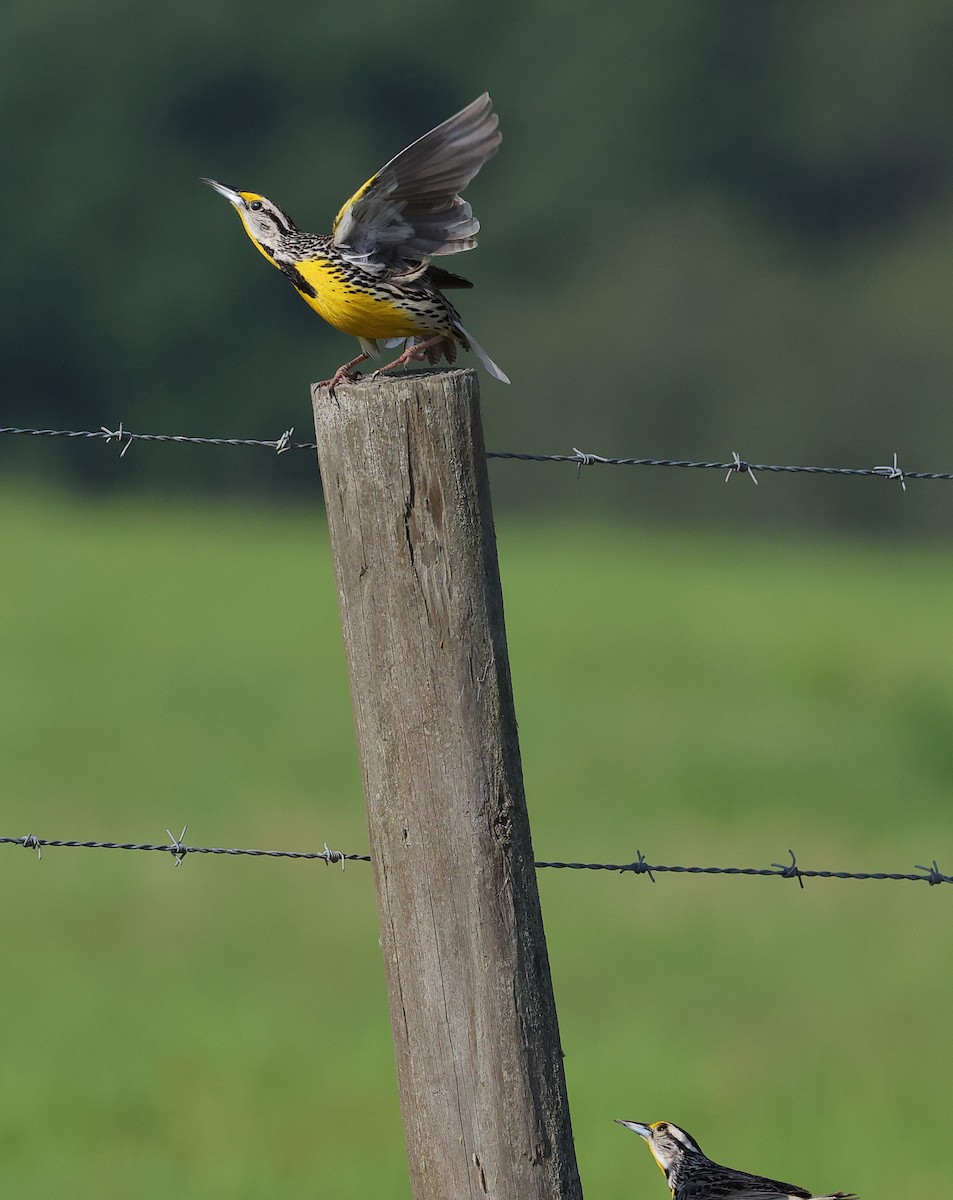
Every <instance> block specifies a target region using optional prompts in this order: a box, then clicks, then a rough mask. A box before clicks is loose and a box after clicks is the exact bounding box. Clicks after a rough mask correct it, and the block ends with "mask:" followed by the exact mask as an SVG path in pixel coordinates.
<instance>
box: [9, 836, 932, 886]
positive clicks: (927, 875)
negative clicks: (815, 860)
mask: <svg viewBox="0 0 953 1200" xmlns="http://www.w3.org/2000/svg"><path fill="white" fill-rule="evenodd" d="M166 832H167V833H168V835H169V838H170V843H171V844H166V845H153V844H152V843H149V842H96V841H76V840H64V839H60V838H38V837H36V836H35V835H34V834H32V833H29V834H27V835H26V836H25V837H0V845H10V846H24V847H25V848H26V849H28V850H35V851H36V853H37V857H39V856H40V852H41V848H42V847H43V846H55V847H58V848H59V847H62V848H69V849H84V850H153V851H158V852H159V853H164V854H171V855H172V856H173V858H174V859H175V860H176V864H177V865H178V864H180V863H181V862H182V860H183V859H184V858H185V856H186V855H187V854H224V855H228V856H231V857H241V856H244V857H249V858H296V859H306V860H319V861H321V862H324V863H326V864H327V865H328V866H330V865H331V864H332V863H340V864H341V869H342V870H343V869H344V867H345V865H346V864H347V863H349V862H366V863H369V862H370V861H371V856H370V855H369V854H346V853H344V852H343V851H342V850H331V849H330V848H329V846H328V843H327V842H325V843H324V849H323V850H255V849H238V848H231V849H228V848H225V847H223V846H186V844H185V834H186V827H184V826H183V829H182V832H181V834H180V835H179V836H178V837H176V836H175V835H174V834H173V833H172V832H171V831H170V830H166ZM788 854H789V855H790V856H791V861H790V862H789V863H772V864H771V866H770V867H684V866H672V865H670V864H664V863H650V862H648V861H647V859H646V857H645V855H644V854H643V853H642V851H641V850H637V851H636V858H635V861H634V862H628V863H608V862H536V863H535V864H534V866H536V867H537V868H538V869H539V870H543V869H544V868H551V869H553V870H567V871H615V872H617V873H618V874H620V875H627V874H628V875H648V877H649V880H650V881H651V882H652V883H655V882H656V880H655V876H656V875H662V874H670V875H751V876H762V877H764V876H770V875H773V876H776V877H777V878H780V879H796V880H797V881H798V884H799V885H800V887H802V888H803V887H804V880H805V879H857V880H871V879H873V880H878V881H883V880H894V881H902V882H908V883H928V884H929V885H930V886H931V887H935V886H936V885H937V884H940V883H953V875H944V874H943V872H942V871H941V870H940V868H939V866H938V864H937V860H936V859H933V863H932V865H931V866H929V867H924V866H917V868H916V870H917V871H918V872H921V874H913V873H912V872H902V871H819V870H808V869H807V868H804V867H800V866H798V863H797V859H796V857H795V855H794V851H793V850H789V851H788Z"/></svg>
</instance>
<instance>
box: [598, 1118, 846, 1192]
mask: <svg viewBox="0 0 953 1200" xmlns="http://www.w3.org/2000/svg"><path fill="white" fill-rule="evenodd" d="M619 1124H620V1125H624V1126H625V1127H626V1129H631V1130H632V1132H633V1133H637V1134H638V1135H639V1137H641V1138H644V1139H645V1141H646V1143H647V1144H648V1148H649V1149H650V1150H651V1151H652V1156H653V1157H654V1159H655V1161H656V1162H657V1163H658V1165H659V1166H660V1167H661V1168H662V1171H663V1172H664V1174H665V1179H666V1182H667V1183H668V1186H669V1187H670V1188H671V1190H672V1200H857V1197H856V1196H855V1195H854V1194H853V1192H825V1193H824V1194H823V1195H822V1196H818V1195H815V1193H814V1192H809V1191H808V1190H807V1189H806V1188H802V1187H797V1186H796V1185H795V1184H793V1183H781V1181H780V1180H778V1179H767V1178H766V1177H765V1176H764V1175H749V1174H748V1172H747V1171H736V1170H734V1169H733V1168H732V1167H723V1166H721V1165H720V1164H719V1163H716V1162H712V1160H711V1159H710V1158H708V1157H707V1155H705V1154H703V1153H702V1151H701V1147H700V1146H699V1145H698V1143H697V1142H696V1141H695V1139H694V1138H693V1137H692V1135H691V1134H690V1133H686V1132H685V1130H684V1129H679V1127H678V1126H677V1125H673V1124H672V1123H671V1121H656V1122H655V1123H654V1124H653V1125H643V1124H642V1122H641V1121H619Z"/></svg>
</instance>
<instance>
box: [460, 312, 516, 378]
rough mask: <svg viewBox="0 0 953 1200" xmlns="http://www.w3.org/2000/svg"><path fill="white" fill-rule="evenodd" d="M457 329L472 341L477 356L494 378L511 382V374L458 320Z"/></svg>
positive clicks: (471, 346) (471, 345)
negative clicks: (503, 369)
mask: <svg viewBox="0 0 953 1200" xmlns="http://www.w3.org/2000/svg"><path fill="white" fill-rule="evenodd" d="M457 329H459V330H460V332H461V333H462V334H463V336H464V337H465V338H466V339H467V341H468V342H469V343H470V349H471V350H472V351H473V353H474V354H475V355H476V356H477V358H478V359H479V360H480V362H481V363H483V366H484V367H485V368H486V371H487V374H489V375H492V376H493V378H494V379H498V380H499V381H500V383H509V381H510V380H509V376H508V375H506V374H504V372H503V371H501V370H500V368H499V367H498V366H497V365H496V363H495V362H494V361H493V359H492V358H490V356H489V354H487V352H486V351H485V350H484V349H483V347H482V346H481V345H480V343H479V342H478V341H477V340H476V338H475V337H471V335H470V334H469V333H467V331H466V330H465V329H464V328H463V326H462V325H461V324H460V322H459V321H458V322H457Z"/></svg>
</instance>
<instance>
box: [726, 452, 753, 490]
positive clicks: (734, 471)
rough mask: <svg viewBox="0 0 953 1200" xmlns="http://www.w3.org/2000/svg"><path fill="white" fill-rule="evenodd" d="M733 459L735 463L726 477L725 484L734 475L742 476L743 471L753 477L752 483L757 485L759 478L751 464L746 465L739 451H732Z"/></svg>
mask: <svg viewBox="0 0 953 1200" xmlns="http://www.w3.org/2000/svg"><path fill="white" fill-rule="evenodd" d="M731 457H732V460H733V461H732V464H731V466H730V467H729V468H728V474H727V475H726V476H725V483H727V482H728V480H729V479H730V478H731V477H732V475H740V474H741V473H742V472H743V471H747V472H748V474H749V475H750V476H751V482H752V483H753V484H757V482H758V477H757V475H755V473H754V471H753V470H752V467H751V464H750V463H746V462H745V460H744V459H743V458H742V457H741V455H740V454H739V453H738V451H737V450H732V452H731Z"/></svg>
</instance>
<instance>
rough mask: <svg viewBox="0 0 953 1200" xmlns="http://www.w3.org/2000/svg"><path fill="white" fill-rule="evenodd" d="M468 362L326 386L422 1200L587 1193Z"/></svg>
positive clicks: (329, 462) (348, 628) (321, 433)
mask: <svg viewBox="0 0 953 1200" xmlns="http://www.w3.org/2000/svg"><path fill="white" fill-rule="evenodd" d="M478 397H479V393H478V388H477V383H476V377H475V374H474V372H473V371H438V372H416V373H412V374H407V375H401V376H395V377H390V378H387V377H385V378H382V379H380V380H373V379H367V380H363V381H361V382H359V383H357V384H354V385H349V386H341V387H339V388H338V389H337V394H336V397H331V396H330V395H329V393H328V392H327V390H326V389H324V388H321V387H318V386H315V387H314V388H313V389H312V400H313V405H314V425H315V432H316V435H317V443H318V459H319V463H320V467H321V477H322V481H323V484H324V491H325V501H326V505H327V511H328V523H329V526H330V531H331V544H332V550H333V554H334V566H335V573H336V577H337V585H338V595H339V599H340V605H341V619H342V623H343V627H344V641H345V648H346V652H347V660H348V670H349V672H350V679H351V694H352V700H353V705H354V718H355V723H356V727H357V740H358V747H359V750H360V756H361V763H362V769H363V775H364V794H365V804H366V808H367V821H368V827H369V835H370V846H371V855H372V858H373V862H374V875H375V880H376V885H377V899H378V912H379V915H380V929H381V946H382V949H383V955H384V964H385V968H386V972H387V983H388V991H389V998H390V1013H391V1023H392V1027H393V1034H394V1047H395V1053H396V1058H397V1079H398V1087H399V1092H400V1103H401V1111H402V1114H403V1121H404V1131H405V1137H406V1142H407V1155H408V1160H409V1167H410V1178H411V1186H412V1188H413V1194H414V1196H415V1198H416V1200H464V1198H466V1197H472V1198H479V1200H483V1198H484V1197H489V1198H490V1200H581V1196H582V1190H581V1187H580V1183H579V1177H578V1172H577V1168H576V1160H575V1153H574V1150H573V1144H572V1131H571V1127H570V1121H569V1107H568V1102H567V1099H566V1085H565V1078H564V1075H563V1066H562V1056H561V1051H560V1043H559V1029H558V1025H557V1021H556V1007H555V1003H554V1000H553V991H552V982H551V979H550V972H549V959H548V956H547V952H546V941H545V937H544V934H543V924H542V917H541V914H540V908H539V894H538V891H537V887H536V873H535V869H534V866H533V852H532V844H531V840H530V829H529V820H528V817H527V813H526V804H525V798H524V795H523V780H522V771H521V765H520V756H519V742H518V739H517V732H516V717H515V712H514V707H513V695H512V688H511V683H510V672H509V663H508V660H507V651H506V635H505V630H504V625H503V601H502V593H501V589H500V579H499V568H498V565H497V557H496V541H495V536H494V530H493V516H492V512H491V508H490V494H489V484H488V479H487V471H486V455H485V449H484V444H483V432H482V428H481V425H480V411H479V398H478Z"/></svg>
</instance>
